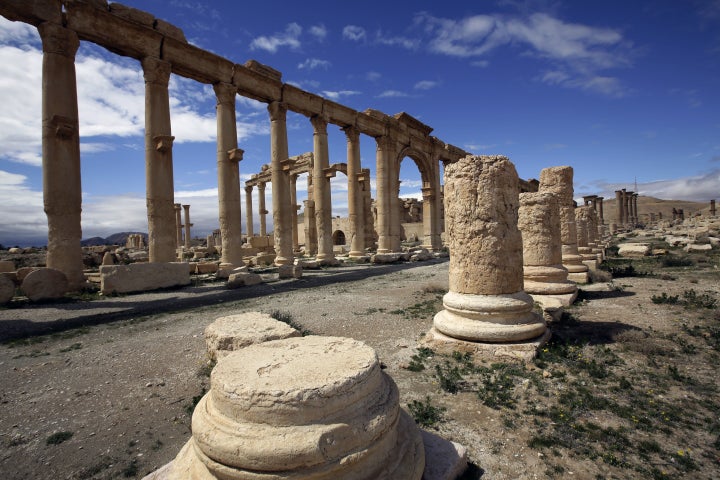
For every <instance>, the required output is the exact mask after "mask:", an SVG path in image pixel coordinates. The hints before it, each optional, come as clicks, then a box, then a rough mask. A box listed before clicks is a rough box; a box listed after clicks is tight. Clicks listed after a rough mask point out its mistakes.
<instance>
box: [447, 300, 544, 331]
mask: <svg viewBox="0 0 720 480" xmlns="http://www.w3.org/2000/svg"><path fill="white" fill-rule="evenodd" d="M443 307H445V309H444V310H442V311H440V312H438V313H437V314H436V315H435V318H434V319H433V325H434V327H435V329H437V330H438V331H439V332H440V333H442V334H444V335H447V336H449V337H452V338H458V339H461V340H468V341H471V342H502V343H505V342H519V341H522V340H529V339H531V338H536V337H539V336H541V335H543V334H544V333H545V331H546V330H547V327H546V325H545V321H544V320H543V319H542V317H540V316H539V315H537V314H536V313H535V312H533V310H532V309H533V300H532V298H531V297H530V296H529V295H528V294H527V293H525V292H524V291H520V292H517V293H512V294H499V295H472V294H464V293H457V292H452V291H451V292H448V293H447V294H445V296H444V297H443Z"/></svg>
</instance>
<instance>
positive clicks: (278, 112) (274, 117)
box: [267, 102, 287, 122]
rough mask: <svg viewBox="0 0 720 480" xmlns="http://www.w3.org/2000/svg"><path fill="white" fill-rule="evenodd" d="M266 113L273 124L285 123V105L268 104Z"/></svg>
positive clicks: (277, 103)
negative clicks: (277, 122)
mask: <svg viewBox="0 0 720 480" xmlns="http://www.w3.org/2000/svg"><path fill="white" fill-rule="evenodd" d="M267 109H268V113H269V114H270V120H271V121H273V122H276V121H279V120H282V121H285V118H286V117H287V105H286V104H284V103H282V102H270V103H269V104H268V107H267Z"/></svg>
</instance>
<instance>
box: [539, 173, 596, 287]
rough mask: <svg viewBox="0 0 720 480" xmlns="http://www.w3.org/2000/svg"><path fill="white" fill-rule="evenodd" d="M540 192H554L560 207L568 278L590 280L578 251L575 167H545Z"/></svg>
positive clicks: (564, 262) (564, 259)
mask: <svg viewBox="0 0 720 480" xmlns="http://www.w3.org/2000/svg"><path fill="white" fill-rule="evenodd" d="M538 191H539V192H547V193H553V194H555V196H556V197H557V199H558V205H559V207H560V239H561V241H562V259H563V262H562V263H563V266H564V267H565V268H566V269H567V271H568V279H569V280H572V281H574V282H578V283H586V282H587V281H588V267H587V266H586V265H584V264H583V263H582V257H581V256H580V254H579V253H578V246H577V226H576V224H575V207H574V206H573V169H572V167H569V166H563V167H550V168H544V169H543V170H542V171H541V172H540V185H539V187H538Z"/></svg>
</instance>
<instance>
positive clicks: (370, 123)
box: [357, 109, 390, 137]
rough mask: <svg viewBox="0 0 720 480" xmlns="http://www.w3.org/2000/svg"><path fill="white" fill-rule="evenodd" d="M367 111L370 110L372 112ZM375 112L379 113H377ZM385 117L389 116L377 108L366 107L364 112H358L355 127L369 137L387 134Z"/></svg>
mask: <svg viewBox="0 0 720 480" xmlns="http://www.w3.org/2000/svg"><path fill="white" fill-rule="evenodd" d="M368 112H372V114H370V113H368ZM376 112H377V113H379V114H380V115H377V114H376ZM387 118H390V117H388V116H387V115H385V114H384V113H382V112H380V111H378V110H372V109H368V110H365V111H364V112H361V113H358V116H357V127H358V129H359V130H360V131H361V132H362V133H364V134H366V135H369V136H371V137H381V136H383V135H387V133H388V129H387V120H386V119H387Z"/></svg>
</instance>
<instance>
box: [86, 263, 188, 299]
mask: <svg viewBox="0 0 720 480" xmlns="http://www.w3.org/2000/svg"><path fill="white" fill-rule="evenodd" d="M189 284H190V272H189V271H188V264H187V263H133V264H131V265H103V266H101V267H100V291H101V292H102V293H103V294H105V295H107V294H111V293H113V292H114V293H129V292H142V291H147V290H157V289H158V288H168V287H177V286H183V285H189Z"/></svg>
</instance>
